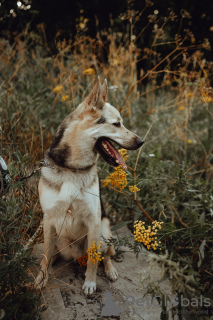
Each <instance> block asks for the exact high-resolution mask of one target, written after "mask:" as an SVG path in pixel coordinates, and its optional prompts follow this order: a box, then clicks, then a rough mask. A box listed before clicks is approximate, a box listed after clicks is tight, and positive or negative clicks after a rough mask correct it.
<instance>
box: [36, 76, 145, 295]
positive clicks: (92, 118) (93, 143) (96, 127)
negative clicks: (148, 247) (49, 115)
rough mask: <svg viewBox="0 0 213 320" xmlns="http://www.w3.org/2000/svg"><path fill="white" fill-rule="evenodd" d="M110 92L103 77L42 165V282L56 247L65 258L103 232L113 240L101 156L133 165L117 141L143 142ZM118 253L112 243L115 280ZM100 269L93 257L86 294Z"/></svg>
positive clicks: (108, 265) (109, 268) (110, 272)
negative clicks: (127, 124)
mask: <svg viewBox="0 0 213 320" xmlns="http://www.w3.org/2000/svg"><path fill="white" fill-rule="evenodd" d="M107 94H108V87H107V82H106V81H105V82H104V83H103V85H101V82H100V79H98V80H97V82H96V84H95V86H94V87H93V89H92V91H91V92H90V94H89V95H88V96H87V98H86V99H85V100H84V101H83V102H82V103H81V104H80V105H79V106H78V107H77V109H76V110H75V111H73V112H72V113H71V114H69V115H68V116H67V117H66V118H65V119H64V121H63V122H62V123H61V125H60V126H59V128H58V131H57V133H56V136H55V138H54V140H53V142H52V145H51V146H50V148H49V149H48V150H47V152H46V164H47V165H46V166H44V167H42V170H41V178H40V181H39V197H40V203H41V206H42V210H43V212H44V220H43V221H44V254H43V259H42V262H41V270H40V272H39V274H38V276H37V278H36V285H37V286H43V285H45V284H46V283H47V281H48V273H49V271H50V270H51V264H52V257H53V255H54V253H55V250H56V249H57V251H58V252H60V254H61V255H62V256H63V257H65V259H71V258H74V259H78V258H80V257H81V256H83V255H85V254H86V253H87V249H88V248H89V247H91V245H92V242H93V241H95V243H96V244H98V243H99V241H100V240H101V235H103V236H104V237H105V238H107V239H109V238H110V237H111V236H112V234H111V231H110V224H109V220H108V219H107V218H106V217H104V218H101V203H100V194H99V179H98V172H97V161H98V157H99V154H100V155H101V156H102V157H103V159H104V160H105V161H106V162H107V163H108V164H109V165H111V166H114V167H115V166H118V165H121V166H122V167H123V168H124V169H127V167H126V164H125V162H124V160H123V158H122V157H121V155H120V154H119V152H118V151H117V150H116V148H115V147H114V146H113V145H112V143H111V142H115V143H116V144H117V145H119V146H120V147H122V148H125V149H128V150H135V149H138V148H139V147H140V146H141V145H142V144H143V141H142V140H141V139H140V138H139V137H138V136H137V135H135V134H134V133H132V132H131V131H129V130H127V129H126V128H125V127H124V125H123V121H122V118H121V115H120V113H119V112H118V111H117V110H116V109H115V108H114V107H113V106H111V105H110V104H109V103H108V102H107ZM105 246H106V245H105ZM103 249H104V243H103ZM105 249H106V247H105ZM114 254H115V251H114V248H113V247H112V246H111V247H109V248H108V249H107V251H106V254H105V257H104V260H103V262H104V267H105V273H106V275H107V277H108V278H109V279H110V280H112V281H114V280H116V279H117V276H118V273H117V271H116V269H115V267H114V266H113V265H112V262H111V259H110V256H111V255H114ZM96 272H97V263H96V264H93V262H91V261H88V262H87V271H86V279H85V282H84V285H83V290H84V292H85V294H92V293H93V292H94V291H95V290H96Z"/></svg>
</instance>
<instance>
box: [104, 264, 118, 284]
mask: <svg viewBox="0 0 213 320" xmlns="http://www.w3.org/2000/svg"><path fill="white" fill-rule="evenodd" d="M105 273H106V276H107V278H109V279H110V280H112V281H115V280H116V279H117V278H118V272H117V270H116V269H115V267H114V266H113V265H111V266H110V268H105Z"/></svg>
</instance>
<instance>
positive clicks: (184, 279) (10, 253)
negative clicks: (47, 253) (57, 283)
mask: <svg viewBox="0 0 213 320" xmlns="http://www.w3.org/2000/svg"><path fill="white" fill-rule="evenodd" d="M70 3H72V6H71V7H70ZM0 4H1V6H0V12H1V19H0V25H1V38H0V96H1V99H0V115H1V117H0V155H1V156H2V157H3V158H4V159H5V161H6V163H7V164H8V168H9V171H10V175H11V177H12V180H11V182H10V183H9V189H8V190H5V193H4V194H2V195H1V199H0V214H1V215H0V219H1V245H0V250H1V258H0V259H1V267H0V283H1V303H0V319H29V317H31V318H35V319H39V317H40V314H41V313H42V311H43V309H44V307H45V306H43V305H41V303H40V300H39V293H38V292H35V290H34V288H33V285H32V281H33V277H32V276H31V273H30V272H31V271H30V270H31V267H32V266H33V264H34V263H35V261H34V258H33V255H32V253H31V248H32V246H31V244H33V243H35V242H41V241H42V229H41V228H40V229H39V231H38V232H37V234H36V238H34V240H33V241H29V240H30V239H31V237H32V236H33V235H34V234H35V232H36V230H37V228H38V227H39V225H40V222H41V221H42V212H41V209H40V206H39V201H38V193H37V183H38V179H39V173H36V174H35V175H34V176H33V177H31V178H30V179H29V180H24V181H21V180H18V178H17V177H23V176H27V175H28V174H29V173H30V172H32V170H33V169H34V168H37V167H39V165H40V160H41V159H43V158H44V152H45V150H46V149H47V148H48V146H49V145H50V143H51V141H52V138H53V136H54V133H55V132H56V129H57V127H58V125H59V124H60V123H61V121H62V120H63V119H64V118H65V116H66V115H67V114H68V113H69V112H70V111H72V110H74V109H75V107H76V106H77V105H78V104H79V102H80V101H81V100H82V98H83V97H84V96H85V95H86V94H87V92H88V91H89V89H90V87H91V85H92V82H93V81H94V80H95V79H96V77H97V75H100V76H101V78H102V79H104V78H107V80H108V84H109V101H110V103H111V104H112V105H114V106H115V107H117V108H118V110H119V111H120V112H121V114H122V116H123V118H124V122H125V125H126V126H127V127H128V128H129V129H131V130H132V131H134V132H135V133H137V134H138V135H139V136H141V137H144V136H146V142H145V144H144V146H143V147H142V149H141V150H140V151H139V152H128V154H124V156H125V157H126V156H127V155H128V158H127V160H126V163H127V165H128V171H127V175H125V174H124V172H122V171H120V172H119V171H116V170H114V169H113V168H110V167H109V166H108V165H107V164H106V163H104V162H102V161H101V160H100V162H99V168H100V177H101V180H102V181H103V184H102V189H103V190H102V194H103V199H104V203H105V204H106V211H107V214H108V216H109V217H110V219H111V222H112V225H113V228H114V229H116V228H119V227H121V226H124V225H128V227H129V228H130V229H131V230H132V231H135V234H134V235H135V238H134V239H135V242H134V245H133V246H132V247H131V249H132V250H134V252H135V253H136V255H137V254H138V252H139V251H140V249H141V245H142V244H143V245H144V246H146V247H147V248H148V249H149V250H150V251H154V252H155V253H157V254H158V255H157V256H155V258H152V264H154V265H155V264H156V265H157V264H158V265H160V266H161V267H162V270H164V275H165V277H166V276H167V277H169V279H170V281H171V285H172V288H173V290H174V292H176V293H177V295H180V294H183V295H185V296H187V297H192V296H200V295H203V296H205V297H209V298H210V299H211V302H212V299H213V294H212V290H213V285H212V283H213V240H212V232H213V231H212V230H213V223H212V219H213V195H212V189H213V185H212V174H213V154H212V150H213V143H212V141H213V139H212V138H213V118H212V117H213V107H212V99H213V97H212V81H213V77H212V75H213V63H212V49H211V46H210V44H211V42H212V40H213V38H212V35H213V21H212V17H211V11H212V9H213V3H212V1H207V0H204V1H203V2H196V1H194V2H190V1H188V2H187V1H169V0H167V1H164V2H163V1H155V2H154V3H153V2H151V1H148V0H147V1H113V3H111V2H110V1H107V2H106V1H102V2H99V1H91V2H90V1H75V2H74V1H73V2H71V1H67V2H66V1H60V2H58V1H48V0H46V1H39V0H32V1H30V0H23V1H21V0H20V1H13V0H8V1H0ZM68 6H69V7H68ZM15 177H16V179H15V181H16V182H14V181H13V179H14V178H15ZM112 189H113V192H112ZM136 220H140V221H143V222H144V223H145V225H146V231H147V230H149V229H148V228H149V225H150V226H151V222H150V220H155V221H157V222H163V224H162V228H161V229H160V228H159V229H158V228H156V231H155V232H156V238H157V239H156V240H157V244H158V245H152V246H150V247H148V245H149V244H148V245H147V242H145V241H142V240H140V239H143V235H144V229H140V228H138V229H136V227H137V226H136V225H135V221H136ZM157 225H158V224H157ZM146 234H148V235H147V238H150V237H151V236H150V234H151V233H150V232H148V231H147V232H146ZM140 236H141V238H140ZM148 236H149V237H148ZM147 238H146V241H147ZM138 239H139V240H138ZM128 241H129V240H128V239H126V238H125V237H124V238H121V239H119V241H118V243H115V245H116V247H117V249H118V250H119V246H120V245H121V244H122V243H127V244H128V243H129V245H130V246H131V243H130V242H128ZM151 241H152V240H151ZM177 263H178V264H177ZM180 284H181V285H180ZM202 308H203V306H201V305H199V306H194V307H193V308H192V309H193V310H191V311H196V310H199V309H202ZM202 310H203V311H205V316H203V315H202V317H204V318H205V317H206V319H209V318H210V317H211V316H212V307H209V308H205V309H202ZM180 311H181V310H180ZM165 317H166V315H165ZM179 317H180V319H182V315H181V312H180V316H179ZM189 317H190V316H189ZM193 317H194V318H195V317H197V318H199V316H198V314H196V313H194V314H193ZM165 319H166V318H165Z"/></svg>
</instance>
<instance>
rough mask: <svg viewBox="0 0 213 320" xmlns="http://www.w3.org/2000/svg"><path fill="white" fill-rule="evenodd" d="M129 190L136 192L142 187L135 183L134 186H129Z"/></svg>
mask: <svg viewBox="0 0 213 320" xmlns="http://www.w3.org/2000/svg"><path fill="white" fill-rule="evenodd" d="M129 191H130V192H136V191H140V189H139V188H137V187H136V185H134V186H129Z"/></svg>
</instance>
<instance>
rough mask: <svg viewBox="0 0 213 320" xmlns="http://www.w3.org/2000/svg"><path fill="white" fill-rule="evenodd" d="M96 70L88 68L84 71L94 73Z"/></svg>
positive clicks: (84, 72)
mask: <svg viewBox="0 0 213 320" xmlns="http://www.w3.org/2000/svg"><path fill="white" fill-rule="evenodd" d="M93 73H95V70H94V69H93V68H87V69H85V70H84V71H83V74H93Z"/></svg>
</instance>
